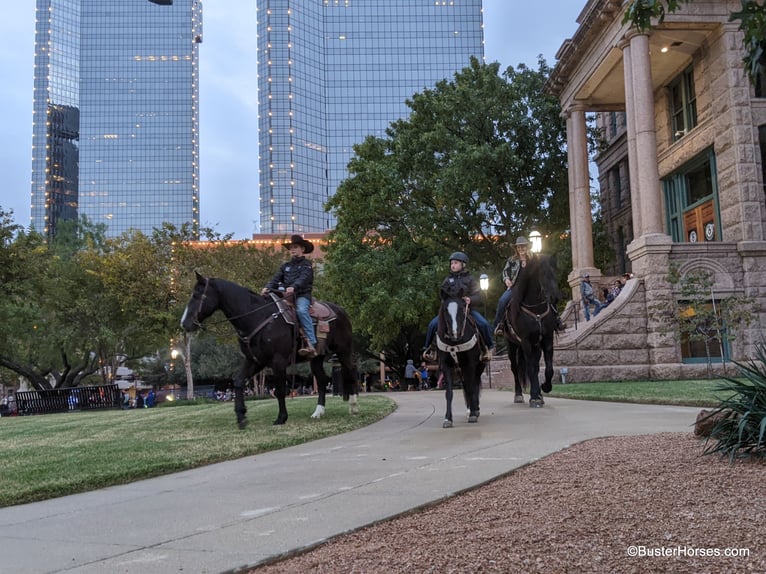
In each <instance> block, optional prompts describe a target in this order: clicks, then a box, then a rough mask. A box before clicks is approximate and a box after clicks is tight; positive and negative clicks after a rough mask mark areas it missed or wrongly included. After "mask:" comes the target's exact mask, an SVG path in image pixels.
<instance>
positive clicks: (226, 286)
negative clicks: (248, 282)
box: [210, 277, 267, 303]
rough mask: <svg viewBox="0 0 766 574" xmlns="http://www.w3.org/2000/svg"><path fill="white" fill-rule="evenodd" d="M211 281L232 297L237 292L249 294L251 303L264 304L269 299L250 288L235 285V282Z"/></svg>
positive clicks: (217, 279)
mask: <svg viewBox="0 0 766 574" xmlns="http://www.w3.org/2000/svg"><path fill="white" fill-rule="evenodd" d="M210 281H215V283H216V284H217V285H219V286H220V289H221V290H222V291H225V292H227V293H229V294H232V295H233V294H234V292H235V291H240V292H242V293H247V295H248V296H249V298H250V302H251V303H263V302H264V301H265V300H267V298H266V297H264V296H263V295H261V294H260V293H256V292H255V291H253V290H252V289H250V288H249V287H245V286H244V285H240V284H239V283H235V282H234V281H229V280H228V279H221V278H220V277H211V278H210Z"/></svg>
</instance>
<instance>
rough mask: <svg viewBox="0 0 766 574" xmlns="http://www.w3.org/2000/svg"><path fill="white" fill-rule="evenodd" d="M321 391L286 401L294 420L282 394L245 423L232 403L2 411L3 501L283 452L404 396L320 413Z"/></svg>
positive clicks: (331, 405) (358, 422) (375, 415)
mask: <svg viewBox="0 0 766 574" xmlns="http://www.w3.org/2000/svg"><path fill="white" fill-rule="evenodd" d="M315 406H316V397H300V398H295V399H288V400H287V410H288V413H289V417H290V418H289V419H288V421H287V424H285V425H282V426H273V425H272V422H273V421H274V419H275V418H276V416H277V404H276V400H260V401H248V402H247V408H248V413H247V418H248V421H249V424H248V427H247V428H246V429H245V430H239V429H238V428H237V425H236V417H235V414H234V404H233V403H210V404H199V405H197V404H193V405H185V406H175V407H173V408H154V409H137V410H125V411H117V410H111V411H96V412H76V413H61V414H52V415H40V416H29V417H3V418H2V419H0V429H1V430H0V436H1V437H2V440H0V460H2V472H0V507H3V506H10V505H14V504H21V503H26V502H33V501H37V500H45V499H48V498H55V497H58V496H64V495H67V494H74V493H77V492H85V491H89V490H94V489H97V488H103V487H106V486H112V485H115V484H124V483H128V482H132V481H135V480H139V479H144V478H149V477H152V476H158V475H161V474H168V473H171V472H177V471H181V470H186V469H189V468H195V467H198V466H203V465H206V464H211V463H214V462H221V461H224V460H231V459H235V458H240V457H243V456H249V455H254V454H258V453H263V452H266V451H270V450H277V449H281V448H285V447H288V446H293V445H296V444H301V443H305V442H308V441H312V440H316V439H320V438H323V437H327V436H331V435H337V434H340V433H344V432H348V431H351V430H354V429H357V428H360V427H363V426H367V425H369V424H371V423H373V422H375V421H378V420H380V419H382V418H383V417H385V416H386V415H388V414H389V413H391V412H393V411H394V410H395V409H396V404H395V403H394V402H393V401H392V400H391V399H389V398H388V397H386V396H385V395H377V394H375V395H363V396H361V397H359V411H360V414H359V415H356V416H351V415H349V414H348V403H344V402H343V401H342V400H341V399H340V398H337V397H328V398H327V411H326V414H325V416H324V418H322V419H321V420H319V421H317V420H313V419H311V418H310V415H311V413H313V412H314V408H315Z"/></svg>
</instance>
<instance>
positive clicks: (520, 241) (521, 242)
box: [516, 235, 529, 247]
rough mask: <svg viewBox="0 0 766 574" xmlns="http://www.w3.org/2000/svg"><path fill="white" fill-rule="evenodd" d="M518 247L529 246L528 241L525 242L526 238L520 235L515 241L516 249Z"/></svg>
mask: <svg viewBox="0 0 766 574" xmlns="http://www.w3.org/2000/svg"><path fill="white" fill-rule="evenodd" d="M519 245H529V241H527V238H526V237H524V236H523V235H520V236H519V237H518V238H517V239H516V247H518V246H519Z"/></svg>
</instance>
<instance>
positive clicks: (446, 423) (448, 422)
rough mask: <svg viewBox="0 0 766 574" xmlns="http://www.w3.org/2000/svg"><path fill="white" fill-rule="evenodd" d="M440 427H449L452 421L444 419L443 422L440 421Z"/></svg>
mask: <svg viewBox="0 0 766 574" xmlns="http://www.w3.org/2000/svg"><path fill="white" fill-rule="evenodd" d="M442 428H443V429H451V428H452V421H450V420H446V419H445V420H444V422H443V423H442Z"/></svg>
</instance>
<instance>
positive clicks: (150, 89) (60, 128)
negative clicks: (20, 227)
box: [31, 0, 202, 236]
mask: <svg viewBox="0 0 766 574" xmlns="http://www.w3.org/2000/svg"><path fill="white" fill-rule="evenodd" d="M201 41H202V5H201V3H200V1H199V0H125V1H121V2H116V1H108V2H107V1H104V0H37V24H36V31H35V80H34V120H33V122H34V123H33V141H32V146H33V150H32V156H33V160H32V194H31V203H32V225H33V227H34V228H35V229H36V230H37V231H40V232H44V233H46V234H47V235H49V236H52V235H54V234H55V233H56V227H57V224H58V222H60V221H62V220H66V219H72V218H75V217H77V215H78V214H79V215H80V216H83V215H84V216H87V217H88V219H90V221H92V222H93V223H97V224H98V223H103V224H106V226H107V235H109V236H116V235H119V234H121V233H123V232H125V231H128V230H130V229H136V230H140V231H142V232H144V233H147V234H150V233H151V232H152V229H154V228H158V227H161V226H162V224H163V223H165V222H168V223H172V224H173V225H176V226H181V225H182V224H184V223H189V224H191V225H192V226H193V228H194V229H195V230H196V229H198V226H199V135H198V124H199V120H198V110H199V105H198V94H199V84H198V79H199V75H198V63H199V58H198V52H199V43H200V42H201Z"/></svg>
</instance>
